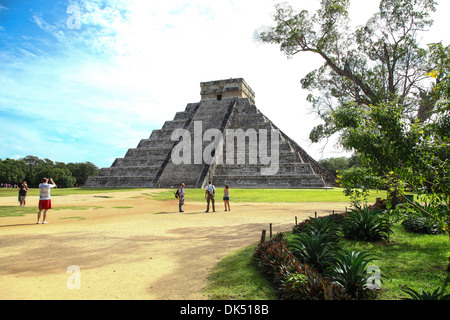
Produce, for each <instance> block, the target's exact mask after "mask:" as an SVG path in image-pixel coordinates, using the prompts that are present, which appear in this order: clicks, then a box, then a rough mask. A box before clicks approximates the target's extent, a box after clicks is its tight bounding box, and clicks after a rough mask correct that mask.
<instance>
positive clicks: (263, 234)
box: [259, 230, 266, 244]
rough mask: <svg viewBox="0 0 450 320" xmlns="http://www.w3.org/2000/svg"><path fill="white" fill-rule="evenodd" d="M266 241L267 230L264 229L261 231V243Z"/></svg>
mask: <svg viewBox="0 0 450 320" xmlns="http://www.w3.org/2000/svg"><path fill="white" fill-rule="evenodd" d="M265 241H266V230H263V231H262V232H261V241H260V242H259V243H260V244H261V243H264V242H265Z"/></svg>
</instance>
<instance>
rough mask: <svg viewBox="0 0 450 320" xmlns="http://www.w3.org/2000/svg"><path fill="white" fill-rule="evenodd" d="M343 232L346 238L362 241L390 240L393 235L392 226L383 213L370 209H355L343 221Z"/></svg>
mask: <svg viewBox="0 0 450 320" xmlns="http://www.w3.org/2000/svg"><path fill="white" fill-rule="evenodd" d="M342 231H343V233H344V236H345V237H346V238H348V239H351V240H362V241H379V240H382V239H388V237H389V234H390V233H392V229H391V224H390V222H389V220H388V219H387V217H385V216H384V215H383V214H382V211H380V210H378V209H371V208H368V207H363V208H358V209H353V210H352V212H351V214H350V215H349V216H348V217H347V218H345V219H344V220H343V223H342Z"/></svg>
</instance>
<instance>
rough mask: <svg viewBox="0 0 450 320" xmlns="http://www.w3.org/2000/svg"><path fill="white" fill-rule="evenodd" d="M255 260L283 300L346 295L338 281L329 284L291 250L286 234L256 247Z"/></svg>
mask: <svg viewBox="0 0 450 320" xmlns="http://www.w3.org/2000/svg"><path fill="white" fill-rule="evenodd" d="M253 258H254V263H255V266H256V267H257V268H258V270H259V271H260V272H261V273H262V274H263V275H264V276H266V277H267V278H268V279H269V280H270V281H271V282H272V283H273V286H274V288H275V290H276V292H277V295H278V297H279V298H280V299H295V300H324V299H325V298H326V296H325V295H326V294H327V295H329V297H328V298H333V299H345V298H347V296H346V294H345V292H344V290H343V288H342V287H341V286H339V285H337V284H331V285H327V284H326V283H325V281H324V279H323V277H322V275H321V274H319V273H318V272H317V271H315V270H313V269H311V268H310V267H308V266H307V265H302V264H301V263H300V262H299V261H298V260H297V259H296V258H295V257H294V255H293V254H292V253H291V251H290V250H289V246H288V242H287V240H286V239H285V238H284V236H283V234H281V233H279V234H277V235H276V236H275V237H274V238H273V239H270V240H269V241H266V242H263V243H261V244H260V245H258V246H257V248H256V249H255V253H254V256H253Z"/></svg>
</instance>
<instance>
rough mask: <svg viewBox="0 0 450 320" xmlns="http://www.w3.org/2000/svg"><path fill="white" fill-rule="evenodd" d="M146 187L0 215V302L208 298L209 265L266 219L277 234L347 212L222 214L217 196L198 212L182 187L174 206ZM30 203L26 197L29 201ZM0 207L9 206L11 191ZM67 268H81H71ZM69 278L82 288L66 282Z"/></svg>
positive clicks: (241, 208) (308, 207) (234, 209)
mask: <svg viewBox="0 0 450 320" xmlns="http://www.w3.org/2000/svg"><path fill="white" fill-rule="evenodd" d="M187 191H188V192H189V190H187ZM151 192H157V191H153V190H150V191H149V190H142V191H129V192H114V193H110V194H89V195H71V196H64V197H53V199H52V204H53V207H54V208H63V209H60V210H50V211H49V214H48V221H49V223H48V224H45V225H43V224H36V215H34V214H27V215H25V216H23V217H6V218H0V288H1V289H0V299H2V300H8V299H15V300H22V299H26V300H36V299H39V300H40V299H89V300H94V299H95V300H101V299H135V300H141V299H151V300H172V299H177V300H184V299H188V300H202V299H208V297H207V296H206V295H204V294H203V293H202V291H203V289H204V287H205V285H206V283H207V277H208V275H209V274H210V272H211V269H212V268H213V267H214V266H215V265H216V264H217V263H218V262H219V261H220V259H222V258H223V257H225V256H227V255H228V254H230V253H231V252H233V251H235V250H237V249H239V248H242V247H245V246H248V245H251V244H254V243H257V242H258V241H259V239H260V236H261V230H263V229H266V230H267V233H269V224H270V223H272V225H273V233H274V234H275V233H277V232H280V231H288V230H291V229H292V226H293V225H294V223H295V217H297V219H298V221H299V222H300V221H301V220H303V219H305V218H307V217H310V216H313V215H314V212H315V211H317V212H318V214H319V215H322V214H329V213H330V212H331V210H345V204H344V203H292V204H287V203H282V204H268V203H264V204H258V203H237V204H235V203H233V202H232V201H231V212H224V208H223V202H222V201H221V200H220V201H217V206H216V212H215V213H205V212H204V211H205V208H206V204H204V203H198V202H197V203H193V202H189V194H187V195H186V197H187V201H186V205H185V208H184V209H185V212H184V213H178V206H177V200H175V199H174V200H173V201H172V200H170V201H155V200H150V199H149V197H148V194H149V193H151ZM106 196H108V197H106ZM37 202H38V199H37V197H28V199H27V206H37ZM0 205H1V206H8V205H11V206H16V205H18V204H17V197H6V198H0ZM77 206H78V207H84V210H74V207H77ZM66 207H67V208H66ZM68 207H70V208H68ZM86 207H88V208H86ZM36 212H37V210H36ZM70 266H77V267H78V268H79V270H80V272H79V273H78V274H76V273H68V272H67V270H68V268H69V267H70ZM75 278H78V279H79V284H80V288H79V289H70V288H71V287H73V286H74V285H76V282H75V280H74V279H75Z"/></svg>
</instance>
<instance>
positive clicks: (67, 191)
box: [0, 188, 144, 197]
mask: <svg viewBox="0 0 450 320" xmlns="http://www.w3.org/2000/svg"><path fill="white" fill-rule="evenodd" d="M143 189H144V188H136V189H115V188H87V189H84V188H54V189H52V191H51V193H52V197H53V196H55V197H59V196H66V195H71V194H92V193H113V192H123V191H133V190H143ZM18 194H19V189H14V188H1V189H0V197H13V196H18ZM28 195H29V196H38V195H39V188H30V191H28Z"/></svg>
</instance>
